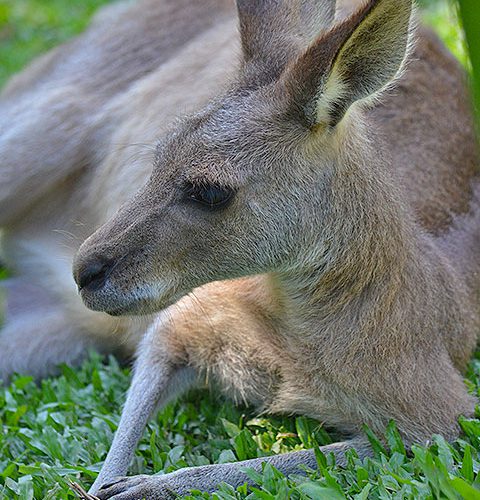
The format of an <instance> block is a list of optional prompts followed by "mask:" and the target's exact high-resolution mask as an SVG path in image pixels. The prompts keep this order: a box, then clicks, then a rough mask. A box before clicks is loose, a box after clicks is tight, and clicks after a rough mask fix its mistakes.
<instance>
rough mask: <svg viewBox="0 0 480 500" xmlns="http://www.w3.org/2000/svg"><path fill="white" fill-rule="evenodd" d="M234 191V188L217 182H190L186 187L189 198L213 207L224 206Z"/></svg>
mask: <svg viewBox="0 0 480 500" xmlns="http://www.w3.org/2000/svg"><path fill="white" fill-rule="evenodd" d="M233 193H234V191H233V189H231V188H228V187H222V186H218V185H216V184H208V183H199V184H192V183H188V184H187V185H186V187H185V194H186V195H187V198H188V199H189V200H192V201H194V202H196V203H200V204H201V205H205V206H206V207H208V208H211V209H216V208H222V207H224V206H225V205H226V204H227V203H228V202H229V201H230V200H231V199H232V197H233Z"/></svg>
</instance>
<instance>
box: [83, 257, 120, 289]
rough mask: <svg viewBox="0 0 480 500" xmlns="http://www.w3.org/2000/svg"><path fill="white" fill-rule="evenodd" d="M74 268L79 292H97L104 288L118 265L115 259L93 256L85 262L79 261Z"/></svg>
mask: <svg viewBox="0 0 480 500" xmlns="http://www.w3.org/2000/svg"><path fill="white" fill-rule="evenodd" d="M78 260H79V262H77V265H76V267H75V268H74V278H75V282H76V283H77V286H78V291H82V290H88V291H96V290H100V289H101V288H103V286H104V285H105V282H106V280H107V278H108V276H109V275H110V273H111V272H112V270H113V268H114V267H115V265H116V261H115V260H114V259H107V258H105V257H102V256H97V255H95V256H92V257H88V258H86V259H84V260H82V259H78Z"/></svg>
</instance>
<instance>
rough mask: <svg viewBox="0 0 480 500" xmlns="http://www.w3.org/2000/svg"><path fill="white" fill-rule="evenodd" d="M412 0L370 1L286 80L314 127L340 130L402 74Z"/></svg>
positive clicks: (314, 48) (289, 71) (305, 57)
mask: <svg viewBox="0 0 480 500" xmlns="http://www.w3.org/2000/svg"><path fill="white" fill-rule="evenodd" d="M412 15H413V5H412V0H368V1H367V2H366V3H365V4H364V5H363V6H362V7H361V8H360V9H359V10H358V11H357V12H355V13H354V14H352V15H351V16H350V17H348V18H347V19H345V20H344V21H343V22H342V23H341V24H339V25H336V26H335V27H333V28H332V29H331V30H330V31H328V32H327V33H324V34H323V35H321V36H320V37H319V38H318V39H317V40H316V41H315V42H314V43H313V44H312V45H311V46H310V47H309V48H308V49H307V51H306V52H304V53H303V54H302V55H301V56H300V57H299V58H298V59H297V60H296V61H295V62H294V63H293V64H292V65H290V66H289V67H287V69H286V70H285V72H284V74H283V75H282V82H283V83H284V84H285V85H286V86H287V89H288V95H289V96H290V97H289V98H290V99H292V98H293V101H294V102H293V103H292V105H293V107H292V109H295V113H298V110H300V113H301V115H302V116H301V119H302V122H305V121H306V123H307V125H308V126H309V127H315V126H316V125H318V124H325V125H329V126H335V125H336V124H337V123H339V122H340V121H341V120H342V118H343V117H344V115H345V113H346V112H347V110H348V108H349V107H350V106H351V105H352V104H353V103H354V102H356V101H361V100H367V99H372V98H374V97H375V96H376V95H378V93H379V92H380V91H381V90H382V89H384V88H385V87H386V86H388V85H389V84H390V83H391V82H392V81H393V80H394V79H395V77H396V76H397V75H398V74H399V72H400V71H401V69H402V67H403V64H404V61H405V58H406V54H407V52H408V47H409V43H410V40H411V37H412V31H413V29H412V25H413V22H412Z"/></svg>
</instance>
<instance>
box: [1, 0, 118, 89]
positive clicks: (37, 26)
mask: <svg viewBox="0 0 480 500" xmlns="http://www.w3.org/2000/svg"><path fill="white" fill-rule="evenodd" d="M108 1H109V0H70V1H68V0H0V87H1V86H2V84H3V83H5V81H6V79H7V77H8V76H9V75H11V74H12V73H14V72H16V71H19V70H20V69H21V68H22V67H23V66H25V64H26V63H27V62H29V61H30V60H31V59H33V58H34V57H35V56H36V55H38V54H40V53H42V52H45V51H46V50H47V49H49V48H51V47H54V46H55V45H57V44H58V43H60V42H63V41H64V40H67V39H68V38H70V37H71V36H73V35H75V34H77V33H79V32H80V31H82V30H83V29H84V28H85V27H86V26H87V24H88V21H89V19H90V17H91V15H92V14H93V12H94V11H95V10H96V9H97V8H98V7H99V6H100V5H102V4H105V3H108Z"/></svg>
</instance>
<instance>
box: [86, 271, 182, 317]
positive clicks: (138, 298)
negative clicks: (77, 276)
mask: <svg viewBox="0 0 480 500" xmlns="http://www.w3.org/2000/svg"><path fill="white" fill-rule="evenodd" d="M80 296H81V298H82V300H83V303H84V304H85V305H86V306H87V307H88V308H89V309H91V310H93V311H99V312H104V313H106V314H109V315H110V316H143V315H147V314H152V313H155V312H158V311H161V310H162V309H164V308H165V307H168V306H169V305H171V304H173V303H174V302H176V300H178V299H179V298H180V297H181V295H177V294H176V293H175V291H174V290H173V289H172V288H171V287H169V286H168V287H167V286H165V284H162V283H154V284H143V285H136V286H134V287H132V288H130V289H129V290H121V289H119V287H117V286H115V284H113V283H112V282H111V281H110V280H107V281H106V282H105V284H104V286H103V287H102V288H101V289H91V288H90V289H86V288H83V289H81V290H80Z"/></svg>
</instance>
